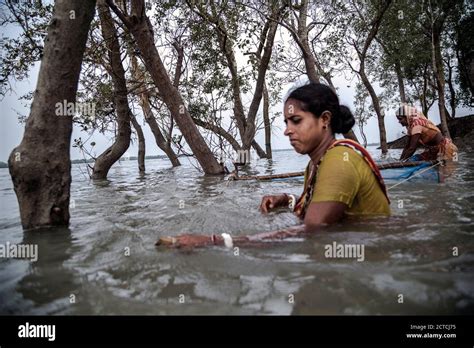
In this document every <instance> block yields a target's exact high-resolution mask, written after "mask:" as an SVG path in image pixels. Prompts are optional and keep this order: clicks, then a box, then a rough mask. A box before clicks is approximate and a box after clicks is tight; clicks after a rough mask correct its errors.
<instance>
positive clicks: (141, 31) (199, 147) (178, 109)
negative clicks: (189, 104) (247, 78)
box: [107, 0, 224, 174]
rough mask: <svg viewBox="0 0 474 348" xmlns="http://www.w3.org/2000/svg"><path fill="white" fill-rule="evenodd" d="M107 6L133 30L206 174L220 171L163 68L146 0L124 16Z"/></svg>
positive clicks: (155, 81)
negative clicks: (128, 14)
mask: <svg viewBox="0 0 474 348" xmlns="http://www.w3.org/2000/svg"><path fill="white" fill-rule="evenodd" d="M107 3H108V4H109V6H110V7H111V8H112V9H113V10H114V12H115V13H116V14H117V16H119V17H120V19H121V20H122V22H123V23H124V24H125V25H126V26H127V28H128V29H129V30H130V32H131V33H132V35H133V37H134V38H135V42H136V43H137V46H138V48H139V50H140V53H141V56H142V58H143V62H144V63H145V67H146V68H147V70H148V72H149V73H150V75H151V77H152V79H153V82H154V83H155V85H156V87H157V88H158V90H159V92H160V95H161V97H162V98H163V101H164V102H165V104H166V106H167V107H168V109H169V110H170V112H171V115H172V117H173V119H174V120H175V121H176V123H177V124H178V127H179V129H180V131H181V133H182V134H183V136H184V138H185V139H186V142H187V143H188V145H189V147H190V148H191V150H192V152H193V154H194V156H196V159H197V160H198V162H199V164H200V165H201V167H202V169H203V170H204V172H205V173H206V174H223V173H224V168H223V166H222V165H220V164H219V162H218V161H217V159H216V158H215V157H214V155H213V154H212V151H211V150H210V149H209V147H208V146H207V144H206V142H205V141H204V138H203V137H202V135H201V133H199V130H198V128H197V126H196V124H195V123H194V122H193V120H192V118H191V115H190V114H189V111H188V109H187V108H186V105H185V103H184V100H183V98H182V96H181V94H180V93H179V91H178V89H177V88H176V87H175V86H173V83H172V82H171V80H170V77H169V75H168V73H167V71H166V68H165V66H164V65H163V62H162V60H161V57H160V55H159V53H158V50H157V49H156V46H155V42H154V38H153V28H152V27H151V23H150V20H149V19H148V17H147V16H146V14H145V3H144V1H143V0H136V1H134V2H132V15H130V16H126V15H125V14H124V13H123V12H121V11H120V10H119V9H118V8H117V7H116V6H115V5H114V4H113V2H112V1H111V0H107Z"/></svg>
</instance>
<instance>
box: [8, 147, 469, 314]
mask: <svg viewBox="0 0 474 348" xmlns="http://www.w3.org/2000/svg"><path fill="white" fill-rule="evenodd" d="M374 153H375V152H374ZM392 154H393V155H394V156H396V155H397V151H394V152H393V153H392ZM183 162H186V160H183ZM306 162H307V158H306V157H303V156H299V155H296V154H295V153H294V152H293V151H286V152H275V159H274V160H273V161H267V160H255V161H253V163H252V165H251V166H250V168H249V169H248V170H247V173H248V174H257V173H259V174H271V173H280V172H288V171H297V170H302V169H304V167H305V165H306ZM136 166H137V164H136V162H134V161H125V162H121V163H120V164H118V165H116V166H114V167H113V169H112V170H111V172H110V176H109V180H108V181H102V182H95V183H92V182H91V181H89V179H88V178H87V177H86V176H85V175H84V171H85V168H84V166H83V165H73V185H72V198H73V200H74V206H73V207H72V208H71V214H72V219H71V225H70V228H69V229H59V230H58V229H56V230H44V231H41V232H39V233H38V232H36V233H23V232H22V230H21V225H20V221H19V212H18V205H17V202H16V197H15V195H14V192H13V189H12V184H11V180H10V177H9V174H8V170H7V169H0V201H1V209H0V244H4V245H5V244H6V243H7V242H8V243H11V244H15V243H26V244H35V245H38V261H36V262H31V261H29V260H21V259H7V258H2V259H0V313H1V314H457V313H472V312H473V309H474V277H473V274H474V238H473V237H474V228H473V219H474V213H473V206H474V190H473V189H474V168H473V167H474V156H473V155H472V154H470V153H463V154H461V155H460V158H459V165H458V168H457V170H456V172H455V173H454V175H453V176H452V177H451V178H450V179H449V180H447V181H446V182H445V183H441V184H436V183H429V182H428V183H420V182H417V183H416V184H415V183H403V184H401V185H398V186H396V187H394V188H393V189H391V190H390V191H389V193H390V197H391V200H392V211H393V216H392V217H390V218H383V219H373V220H366V221H354V222H351V223H346V224H344V225H337V226H333V227H331V228H329V229H328V230H326V231H325V232H324V233H320V234H318V235H314V236H312V237H310V238H307V239H302V238H301V239H292V240H290V241H285V242H278V243H268V245H267V244H266V245H264V246H261V247H252V248H241V249H240V250H239V253H238V255H235V253H234V252H233V251H231V250H227V249H224V248H218V247H215V248H207V249H199V250H195V251H178V250H159V249H156V248H155V246H154V243H155V241H156V240H157V239H158V238H159V237H160V236H163V235H175V234H179V233H182V232H195V233H204V234H210V233H222V232H228V233H231V234H233V235H239V234H252V233H257V232H263V231H269V230H275V229H279V228H284V227H288V226H292V225H294V224H297V223H298V220H297V219H296V218H295V217H294V216H293V215H292V214H290V213H289V212H288V211H285V209H283V210H281V211H278V212H275V213H271V214H269V215H266V216H263V215H261V214H260V213H259V211H258V205H259V202H260V199H261V197H262V196H263V195H264V194H270V193H279V192H289V193H295V194H298V193H300V192H301V189H302V188H301V185H302V183H301V181H298V180H294V179H293V180H286V181H278V182H272V183H268V182H247V181H246V182H226V181H223V180H222V179H221V178H216V177H203V176H202V175H201V174H200V173H199V172H198V171H197V170H196V169H195V168H194V167H193V166H192V165H191V164H189V163H184V165H183V166H182V167H180V168H174V169H173V168H171V167H170V165H169V163H168V162H167V161H166V160H161V159H158V160H149V161H148V162H147V174H146V175H145V176H139V174H138V170H137V168H136ZM392 184H393V183H388V185H387V186H389V187H390V186H392ZM334 242H335V243H336V245H339V244H341V245H347V244H354V245H361V246H362V245H363V246H364V260H363V261H357V259H354V258H329V257H326V255H325V251H326V250H327V249H326V246H327V245H334V244H333V243H334ZM453 254H454V255H453ZM456 255H457V256H456ZM400 295H402V297H401V296H400ZM402 298H403V303H400V302H401V299H402Z"/></svg>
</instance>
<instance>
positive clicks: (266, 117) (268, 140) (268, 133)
mask: <svg viewBox="0 0 474 348" xmlns="http://www.w3.org/2000/svg"><path fill="white" fill-rule="evenodd" d="M269 99H270V97H269V95H268V90H267V84H266V83H264V84H263V124H264V126H265V150H266V151H265V152H266V153H267V158H268V159H271V158H272V124H271V122H270V110H269V109H270V100H269Z"/></svg>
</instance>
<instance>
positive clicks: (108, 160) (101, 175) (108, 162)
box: [92, 0, 132, 179]
mask: <svg viewBox="0 0 474 348" xmlns="http://www.w3.org/2000/svg"><path fill="white" fill-rule="evenodd" d="M97 7H98V10H99V18H100V24H101V28H102V36H103V37H104V40H105V45H106V47H107V50H108V54H109V64H110V66H111V70H110V73H111V76H112V83H113V86H114V107H115V113H116V117H117V135H116V138H115V142H114V143H113V144H112V145H111V146H110V147H109V148H108V149H107V150H105V151H104V152H103V153H102V154H101V155H100V156H99V157H97V159H96V161H95V163H94V169H93V171H92V179H106V178H107V174H108V173H109V170H110V168H111V167H112V165H113V164H114V163H115V162H117V161H118V160H119V159H120V157H122V155H123V154H124V153H125V152H126V151H127V150H128V147H129V146H130V136H131V134H132V129H131V127H130V115H131V111H130V108H129V105H128V97H127V94H128V90H127V84H126V80H125V70H124V69H123V65H122V59H121V57H120V44H119V41H118V37H117V31H116V28H115V25H114V23H113V20H112V16H111V15H110V12H109V8H108V6H107V5H106V3H105V0H99V1H98V6H97Z"/></svg>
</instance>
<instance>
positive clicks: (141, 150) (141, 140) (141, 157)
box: [130, 114, 145, 173]
mask: <svg viewBox="0 0 474 348" xmlns="http://www.w3.org/2000/svg"><path fill="white" fill-rule="evenodd" d="M130 120H131V121H132V125H133V128H135V131H136V132H137V138H138V170H139V171H140V173H145V136H144V135H143V130H142V127H141V126H140V125H139V124H138V121H137V119H136V118H135V116H134V115H132V114H130Z"/></svg>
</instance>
